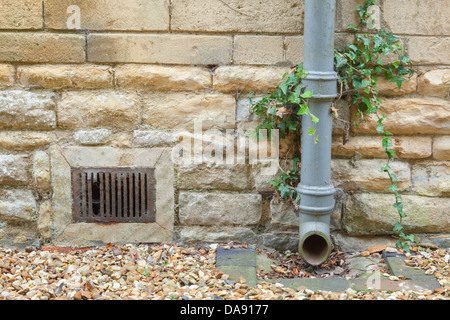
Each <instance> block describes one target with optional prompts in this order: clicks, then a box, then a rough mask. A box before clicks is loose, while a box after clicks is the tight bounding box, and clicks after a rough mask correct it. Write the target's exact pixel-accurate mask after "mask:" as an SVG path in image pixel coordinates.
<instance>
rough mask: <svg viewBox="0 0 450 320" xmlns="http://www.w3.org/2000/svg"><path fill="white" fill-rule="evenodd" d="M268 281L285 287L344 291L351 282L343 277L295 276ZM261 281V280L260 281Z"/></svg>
mask: <svg viewBox="0 0 450 320" xmlns="http://www.w3.org/2000/svg"><path fill="white" fill-rule="evenodd" d="M262 281H265V282H269V283H281V284H283V285H284V286H285V287H287V288H292V289H297V288H299V287H304V288H307V289H309V290H312V291H318V290H322V291H333V292H345V290H347V289H348V288H350V287H351V283H350V282H349V281H348V280H347V279H345V278H296V279H268V280H262ZM260 282H261V281H260Z"/></svg>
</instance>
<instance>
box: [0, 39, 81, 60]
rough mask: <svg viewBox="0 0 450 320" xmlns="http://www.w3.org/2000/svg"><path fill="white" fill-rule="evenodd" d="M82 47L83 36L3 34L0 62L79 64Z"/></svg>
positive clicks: (0, 44)
mask: <svg viewBox="0 0 450 320" xmlns="http://www.w3.org/2000/svg"><path fill="white" fill-rule="evenodd" d="M84 46H85V41H84V36H82V35H78V34H51V33H13V32H4V33H0V61H11V62H14V61H16V62H30V63H31V62H32V63H81V62H84V60H85V52H84ZM69 48H70V49H69Z"/></svg>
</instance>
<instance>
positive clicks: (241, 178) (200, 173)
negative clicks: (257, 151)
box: [178, 164, 247, 190]
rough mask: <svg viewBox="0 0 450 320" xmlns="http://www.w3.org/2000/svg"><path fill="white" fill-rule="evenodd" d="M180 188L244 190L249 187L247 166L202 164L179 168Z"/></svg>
mask: <svg viewBox="0 0 450 320" xmlns="http://www.w3.org/2000/svg"><path fill="white" fill-rule="evenodd" d="M178 187H179V188H180V189H184V190H186V189H187V190H189V189H203V190H244V189H246V188H247V167H246V166H245V165H239V164H232V165H231V164H230V165H226V164H222V165H210V164H200V165H195V164H193V165H191V166H181V167H179V168H178Z"/></svg>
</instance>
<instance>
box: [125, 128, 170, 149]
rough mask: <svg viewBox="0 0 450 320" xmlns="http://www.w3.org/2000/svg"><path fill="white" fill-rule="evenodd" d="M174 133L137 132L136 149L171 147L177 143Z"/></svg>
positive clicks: (135, 138) (135, 132) (156, 131)
mask: <svg viewBox="0 0 450 320" xmlns="http://www.w3.org/2000/svg"><path fill="white" fill-rule="evenodd" d="M176 141H177V140H176V137H175V135H174V134H173V133H172V132H166V131H158V130H135V131H134V133H133V143H134V145H135V146H136V147H161V146H169V145H172V144H174V143H175V142H176Z"/></svg>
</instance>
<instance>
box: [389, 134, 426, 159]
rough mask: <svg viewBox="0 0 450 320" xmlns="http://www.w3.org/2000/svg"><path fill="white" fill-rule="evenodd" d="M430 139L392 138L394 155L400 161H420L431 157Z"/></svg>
mask: <svg viewBox="0 0 450 320" xmlns="http://www.w3.org/2000/svg"><path fill="white" fill-rule="evenodd" d="M431 140H432V139H431V137H408V136H402V137H394V138H393V139H392V144H393V145H394V147H393V149H394V151H395V154H396V155H397V156H398V157H399V158H400V159H421V158H428V157H429V156H431V145H432V141H431Z"/></svg>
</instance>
